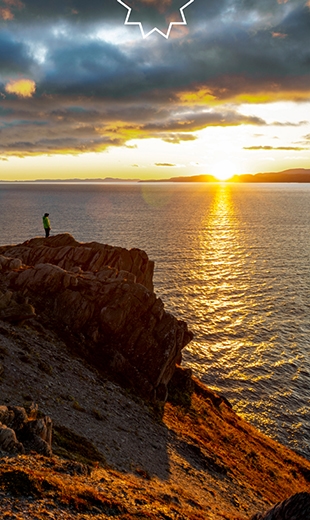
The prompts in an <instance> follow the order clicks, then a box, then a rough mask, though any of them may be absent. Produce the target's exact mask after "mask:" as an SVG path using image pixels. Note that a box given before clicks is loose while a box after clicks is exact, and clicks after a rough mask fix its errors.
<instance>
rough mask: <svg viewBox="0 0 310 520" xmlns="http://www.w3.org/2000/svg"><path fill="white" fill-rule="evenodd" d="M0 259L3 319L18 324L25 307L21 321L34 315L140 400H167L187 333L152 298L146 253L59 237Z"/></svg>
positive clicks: (10, 249)
mask: <svg viewBox="0 0 310 520" xmlns="http://www.w3.org/2000/svg"><path fill="white" fill-rule="evenodd" d="M0 255H2V256H0V265H1V267H2V270H1V271H0V273H1V280H2V283H3V284H4V286H3V287H4V290H3V294H2V298H1V295H0V317H2V319H6V320H9V321H10V319H11V321H18V306H20V307H19V308H20V310H22V309H24V307H25V305H26V306H28V307H29V308H28V311H29V313H28V314H29V315H25V309H24V313H23V314H21V317H20V319H21V320H22V319H26V318H27V317H31V316H33V315H34V313H35V314H36V315H37V316H38V317H39V318H40V319H41V320H42V323H44V324H45V325H50V326H52V327H53V328H54V329H56V330H57V331H58V332H59V333H60V334H61V335H62V336H63V337H64V338H65V339H66V341H67V342H69V343H70V346H71V348H73V349H74V350H75V351H76V352H77V353H79V354H80V355H82V356H83V357H85V358H86V359H87V360H88V361H89V362H91V363H92V364H94V365H95V366H96V368H98V369H99V370H101V371H103V372H108V373H109V375H110V376H111V375H112V376H113V377H114V378H115V379H116V380H117V381H119V382H120V383H121V384H123V385H124V386H130V387H132V388H134V389H135V390H136V391H138V393H139V394H140V395H143V396H144V397H147V398H152V399H159V400H165V399H166V397H167V384H168V382H169V381H170V379H171V377H172V375H173V373H174V370H175V365H176V363H180V362H181V351H182V349H183V348H184V346H185V345H186V344H187V343H188V342H189V341H190V340H191V339H192V334H191V333H190V332H189V331H188V329H187V325H186V323H185V322H183V321H179V320H177V319H176V318H174V317H173V316H172V315H171V314H168V313H167V312H165V310H164V305H163V303H162V301H161V300H160V299H159V298H157V297H156V295H155V293H154V292H153V290H152V288H153V282H152V275H153V269H154V264H153V262H151V261H150V260H149V259H148V257H147V255H146V253H144V252H143V251H140V250H138V249H134V250H130V251H127V250H125V249H122V248H118V247H116V248H113V247H111V246H106V245H101V244H97V243H95V242H92V243H90V244H79V243H78V242H76V241H75V240H74V239H73V237H71V236H70V235H68V234H64V235H57V236H55V237H51V238H49V239H41V238H36V239H33V240H30V241H27V242H25V243H24V244H21V245H17V246H5V247H2V248H0ZM18 260H19V261H18ZM8 294H9V297H8ZM1 301H2V309H1ZM5 301H7V304H5V303H3V302H5ZM10 309H11V311H12V312H11V313H10ZM13 311H14V312H13ZM1 313H2V314H1Z"/></svg>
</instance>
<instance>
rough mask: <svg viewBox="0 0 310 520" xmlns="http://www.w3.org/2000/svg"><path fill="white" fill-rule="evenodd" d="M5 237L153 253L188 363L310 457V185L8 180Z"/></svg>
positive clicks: (160, 289)
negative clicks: (48, 237) (56, 238)
mask: <svg viewBox="0 0 310 520" xmlns="http://www.w3.org/2000/svg"><path fill="white" fill-rule="evenodd" d="M0 204H1V212H0V230H1V237H0V238H1V243H2V244H6V243H18V242H22V241H24V240H25V239H27V238H30V237H32V236H35V235H38V234H41V233H42V229H41V219H42V214H43V213H44V212H45V211H49V213H50V216H51V222H52V232H53V233H54V234H56V233H59V232H64V231H67V232H70V233H72V234H73V235H74V237H75V238H76V239H77V240H80V241H92V240H97V241H99V242H103V243H110V244H112V245H119V246H123V247H127V248H131V247H139V248H141V249H144V250H145V251H146V252H147V253H148V255H149V257H150V258H152V259H153V260H155V262H156V269H155V279H154V282H155V289H156V293H157V295H158V296H160V297H161V298H162V299H163V301H164V303H165V307H166V309H167V310H169V311H170V312H172V313H173V314H174V315H176V316H177V317H179V318H180V319H184V320H185V321H187V323H188V324H189V327H190V328H191V330H193V332H194V334H195V338H194V340H193V342H192V343H191V344H190V345H189V346H188V347H187V348H186V349H185V352H184V362H185V363H186V364H187V365H188V366H191V367H192V369H193V370H194V372H195V374H196V375H198V376H199V377H200V378H201V379H202V380H203V381H204V382H205V383H207V384H208V385H209V386H211V387H212V388H214V389H216V390H217V391H219V392H220V393H222V394H224V395H225V396H226V397H227V398H228V399H229V400H230V401H231V402H232V404H233V406H234V409H235V410H236V411H237V412H238V413H240V414H241V415H243V416H244V417H245V418H246V419H248V420H249V421H251V422H252V423H253V424H255V425H256V426H258V427H259V428H260V429H261V430H263V431H264V432H265V433H267V434H269V435H271V436H273V437H275V438H278V439H280V440H281V441H282V442H284V443H286V444H289V445H290V446H291V447H292V448H294V449H296V450H298V451H300V452H302V453H304V454H305V455H307V456H308V457H310V412H309V404H310V384H309V383H310V360H309V342H310V341H309V338H310V322H309V310H310V283H309V258H310V239H309V226H310V185H256V186H253V185H242V186H240V185H239V186H238V185H225V184H216V185H206V184H204V185H188V184H185V185H184V184H182V185H180V184H179V185H176V184H173V185H170V184H164V185H160V184H143V185H139V184H136V185H95V186H93V185H82V186H81V185H75V186H72V185H69V186H64V185H60V186H59V185H45V186H44V185H43V186H38V185H28V186H27V185H23V186H21V185H15V186H10V187H6V188H5V187H3V186H1V185H0Z"/></svg>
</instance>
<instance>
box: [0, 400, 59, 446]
mask: <svg viewBox="0 0 310 520" xmlns="http://www.w3.org/2000/svg"><path fill="white" fill-rule="evenodd" d="M37 414H38V410H37V408H33V409H32V410H31V412H30V414H29V416H28V415H27V413H26V410H25V409H24V408H22V407H21V406H0V451H3V452H6V453H29V452H30V451H35V452H36V453H40V454H42V455H46V456H49V455H51V454H52V448H51V446H52V421H51V419H50V418H49V417H47V416H45V417H42V418H37Z"/></svg>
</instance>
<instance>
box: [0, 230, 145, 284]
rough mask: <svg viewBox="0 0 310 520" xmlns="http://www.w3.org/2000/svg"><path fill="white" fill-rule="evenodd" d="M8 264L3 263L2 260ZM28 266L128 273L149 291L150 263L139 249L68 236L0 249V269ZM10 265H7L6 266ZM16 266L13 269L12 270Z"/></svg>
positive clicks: (58, 236) (39, 239)
mask: <svg viewBox="0 0 310 520" xmlns="http://www.w3.org/2000/svg"><path fill="white" fill-rule="evenodd" d="M1 255H3V256H4V258H5V257H10V258H11V260H9V261H8V260H3V256H2V258H1ZM13 259H18V263H20V264H21V262H22V263H24V264H26V265H28V266H34V265H36V264H39V263H44V264H45V263H50V264H53V265H58V266H59V267H61V268H63V269H65V270H66V271H72V269H76V268H80V269H82V271H84V272H86V271H89V272H92V273H98V272H100V271H102V270H105V269H106V268H107V267H110V268H111V267H112V268H114V269H115V270H116V271H117V272H118V273H119V272H121V271H122V272H123V273H122V274H121V276H122V277H123V276H124V272H127V273H130V274H131V275H132V276H134V277H135V279H136V281H137V283H141V284H142V285H144V286H145V287H147V288H148V289H149V290H150V291H152V290H153V272H154V262H153V261H151V260H149V259H148V256H147V254H146V253H145V252H144V251H141V250H140V249H130V250H127V249H124V248H122V247H113V246H109V245H107V244H99V243H98V242H90V243H83V244H80V243H79V242H77V241H76V240H75V239H74V238H73V237H72V236H71V235H70V234H69V233H64V234H61V235H56V236H54V237H49V238H48V239H46V238H34V239H32V240H27V241H26V242H24V243H23V244H20V245H17V246H2V247H0V265H1V266H2V267H3V268H10V269H13V265H14V269H18V266H17V262H15V260H13ZM10 264H11V265H10ZM16 266H17V267H16Z"/></svg>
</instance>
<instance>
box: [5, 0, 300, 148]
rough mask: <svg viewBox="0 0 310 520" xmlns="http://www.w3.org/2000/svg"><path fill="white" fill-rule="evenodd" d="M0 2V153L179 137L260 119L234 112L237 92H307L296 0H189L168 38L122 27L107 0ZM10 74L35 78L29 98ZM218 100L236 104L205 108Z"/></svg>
mask: <svg viewBox="0 0 310 520" xmlns="http://www.w3.org/2000/svg"><path fill="white" fill-rule="evenodd" d="M132 5H133V7H134V8H135V14H134V15H135V16H138V14H137V13H139V9H138V7H139V5H138V3H137V1H136V2H135V3H133V4H132ZM141 5H142V6H143V0H140V12H141ZM152 5H153V7H154V6H155V7H156V6H158V5H160V4H159V3H152ZM1 9H2V11H1ZM3 9H10V10H11V11H10V12H11V15H12V16H11V17H10V16H9V15H8V13H6V15H5V16H4V14H3V13H4V11H3ZM147 12H148V11H145V10H144V15H145V16H146V17H147ZM1 13H2V20H1V22H0V50H1V52H0V95H1V98H2V101H1V105H0V117H1V121H2V124H1V125H0V137H1V139H0V145H1V150H2V153H14V152H16V153H21V154H26V153H27V152H28V153H39V152H53V151H56V152H57V151H61V150H66V149H69V150H72V151H76V152H79V151H84V150H99V149H105V148H107V147H108V146H112V145H113V146H120V145H123V144H125V143H126V142H127V141H128V140H129V139H131V138H145V137H158V138H161V139H163V140H165V141H167V142H169V143H179V142H181V141H186V140H194V139H196V136H195V135H194V134H193V132H195V131H198V130H201V129H203V128H205V127H208V126H235V125H244V124H251V125H256V126H262V125H264V124H266V123H265V121H263V120H261V119H260V118H258V117H255V116H244V115H242V114H241V113H239V112H238V109H237V103H238V97H239V96H240V97H241V99H244V98H245V96H246V97H247V99H250V98H251V96H253V97H254V98H255V96H256V95H259V94H260V93H261V92H263V93H264V94H266V93H267V94H268V96H269V98H270V100H272V99H286V98H289V99H296V100H297V101H298V100H299V99H303V98H305V96H306V95H307V94H308V92H309V84H310V69H309V64H310V9H309V7H307V6H306V3H305V1H301V0H288V1H287V2H286V3H283V2H282V3H280V2H277V1H276V0H261V1H260V2H254V1H250V0H239V1H238V0H219V1H217V0H210V1H206V0H195V2H194V3H193V4H191V5H190V6H189V7H188V8H187V9H186V11H185V14H186V19H187V22H188V26H187V27H186V31H187V35H186V34H183V36H182V35H181V36H180V37H175V38H174V37H172V38H170V39H169V40H165V39H164V38H162V37H161V36H160V35H157V36H155V37H152V36H151V37H149V38H147V39H145V40H143V39H142V38H141V35H140V33H139V28H138V27H124V26H123V22H124V19H125V16H126V10H125V9H124V7H123V6H121V5H120V4H119V3H118V2H117V1H116V0H100V1H99V0H91V1H88V2H85V1H84V0H65V1H64V0H62V1H60V0H45V1H44V2H42V0H24V1H23V2H21V1H20V0H14V2H12V1H11V0H10V2H8V1H7V0H0V18H1ZM150 13H151V11H150ZM119 33H121V39H120V40H119V41H118V38H120V36H119ZM172 34H173V33H172ZM176 34H177V33H176ZM283 35H285V37H282V36H283ZM131 38H133V39H131ZM20 77H23V78H26V79H28V80H31V81H34V82H35V86H36V89H35V91H34V93H33V95H32V97H31V98H29V99H18V96H17V95H14V93H13V94H9V95H8V94H7V92H6V85H7V83H8V82H9V81H11V80H12V79H13V80H15V79H18V78H20ZM1 98H0V99H1ZM224 101H228V102H230V103H234V105H231V106H229V107H228V108H227V107H224V106H221V105H218V106H217V107H216V108H213V109H212V108H210V107H211V106H212V105H214V106H216V104H218V103H219V102H222V103H223V102H224ZM208 103H209V105H210V106H209V107H208ZM304 123H305V122H303V121H301V122H300V123H290V122H288V123H286V124H285V126H288V125H292V126H296V125H302V124H304ZM273 124H278V125H281V124H282V125H283V123H277V122H275V123H273ZM25 135H26V136H27V138H26V139H25V138H24V136H25Z"/></svg>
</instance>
